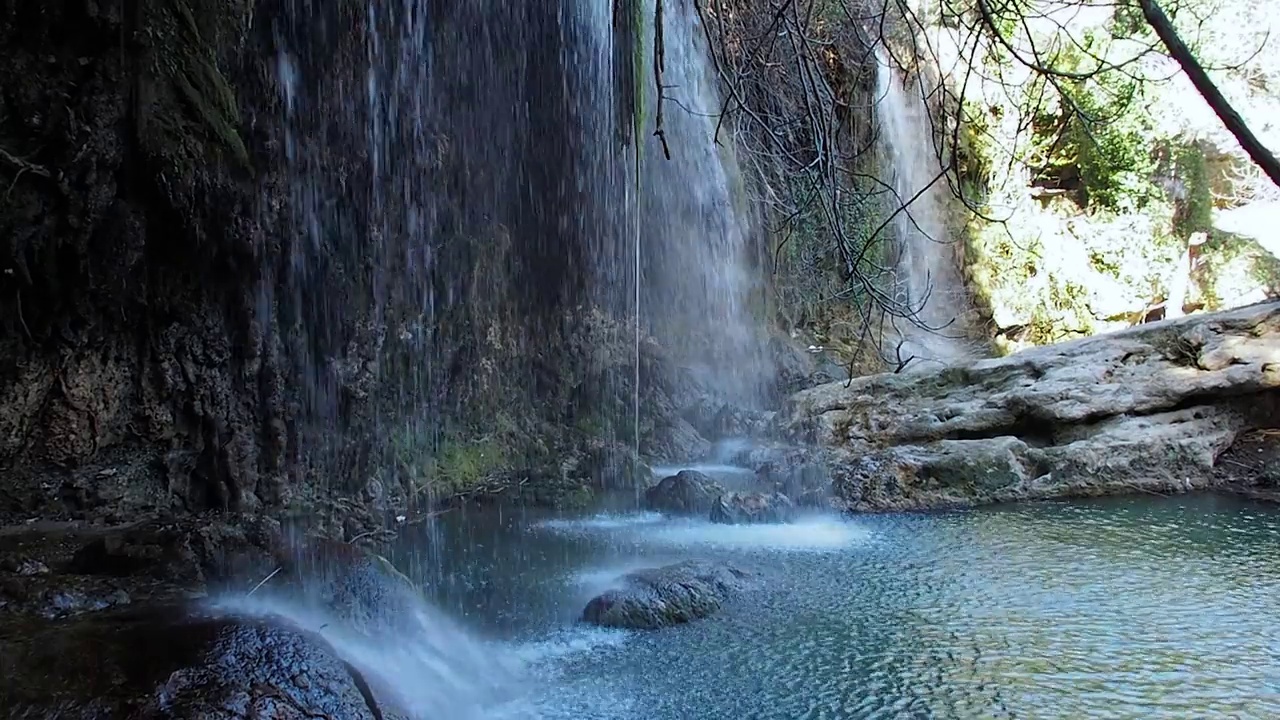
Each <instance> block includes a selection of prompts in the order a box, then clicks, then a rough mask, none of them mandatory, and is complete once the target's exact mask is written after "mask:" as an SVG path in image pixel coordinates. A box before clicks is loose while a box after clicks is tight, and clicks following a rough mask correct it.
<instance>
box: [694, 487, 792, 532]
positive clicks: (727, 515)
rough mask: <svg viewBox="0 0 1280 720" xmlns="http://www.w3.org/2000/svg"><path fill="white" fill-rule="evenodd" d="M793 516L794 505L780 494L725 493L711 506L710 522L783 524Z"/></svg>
mask: <svg viewBox="0 0 1280 720" xmlns="http://www.w3.org/2000/svg"><path fill="white" fill-rule="evenodd" d="M795 514H796V505H795V503H794V502H792V501H791V498H789V497H787V496H786V495H783V494H782V493H780V492H775V493H759V492H727V493H724V494H723V495H721V496H720V497H718V498H716V500H715V502H714V503H712V505H711V522H713V523H719V524H721V525H751V524H756V523H785V522H790V521H791V520H792V519H793V518H794V517H795Z"/></svg>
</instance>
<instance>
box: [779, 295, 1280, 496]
mask: <svg viewBox="0 0 1280 720" xmlns="http://www.w3.org/2000/svg"><path fill="white" fill-rule="evenodd" d="M1278 389H1280V303H1276V302H1272V303H1265V304H1260V305H1254V306H1250V307H1246V308H1241V309H1238V310H1233V311H1229V312H1223V313H1215V314H1209V315H1196V316H1191V317H1186V318H1180V319H1178V320H1173V321H1166V322H1160V323H1153V324H1149V325H1143V326H1140V327H1136V328H1132V329H1130V330H1126V331H1122V332H1117V333H1113V334H1109V335H1100V336H1095V337H1091V338H1086V339H1083V340H1078V341H1073V342H1068V343H1062V344H1059V345H1053V346H1048V347H1042V348H1035V349H1033V350H1028V351H1024V352H1021V353H1018V354H1016V355H1012V356H1009V357H1004V358H996V359H989V360H980V361H975V362H969V363H965V364H960V365H955V366H952V367H948V368H945V369H943V370H941V371H933V370H919V371H914V372H912V371H907V372H904V373H901V374H881V375H872V376H868V377H863V378H857V379H855V380H853V381H852V382H851V383H848V384H846V383H841V382H837V383H829V384H825V385H821V386H818V387H815V388H811V389H808V390H804V391H802V392H799V393H796V394H795V395H793V396H792V397H791V398H790V399H789V401H788V402H787V404H786V406H785V407H784V408H783V410H782V411H781V412H780V413H778V415H777V417H776V418H775V420H774V431H775V433H776V434H777V435H778V436H781V437H783V438H786V439H787V440H789V441H791V442H797V443H802V444H807V445H817V446H820V447H823V448H826V449H827V450H828V452H827V453H826V455H827V466H828V469H829V471H830V475H831V484H832V491H833V492H834V493H835V494H836V495H837V496H838V497H840V498H841V499H842V500H843V501H844V503H845V504H846V506H847V507H849V508H850V509H852V510H893V509H913V508H921V509H923V508H933V507H946V506H957V505H960V506H962V505H972V504H978V503H988V502H1005V501H1014V500H1025V499H1044V498H1053V497H1071V496H1091V495H1106V494H1119V493H1126V492H1160V493H1166V492H1176V491H1184V490H1192V489H1203V488H1207V487H1210V486H1212V485H1213V484H1214V483H1215V482H1217V481H1216V480H1215V479H1214V478H1215V474H1214V466H1215V463H1216V462H1217V460H1218V458H1219V456H1220V455H1221V454H1222V453H1223V452H1224V451H1226V450H1227V449H1228V448H1230V447H1231V445H1232V443H1234V442H1235V441H1236V439H1237V437H1239V436H1240V435H1241V434H1242V433H1244V432H1247V431H1250V430H1255V429H1258V428H1270V427H1276V426H1277V425H1280V412H1278V408H1280V404H1278V403H1280V392H1278Z"/></svg>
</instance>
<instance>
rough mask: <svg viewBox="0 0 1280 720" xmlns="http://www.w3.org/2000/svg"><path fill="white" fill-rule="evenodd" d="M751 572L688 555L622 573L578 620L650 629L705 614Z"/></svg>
mask: <svg viewBox="0 0 1280 720" xmlns="http://www.w3.org/2000/svg"><path fill="white" fill-rule="evenodd" d="M751 577H752V574H751V573H750V572H749V571H747V570H745V569H743V568H739V567H736V566H734V565H730V564H728V563H712V562H705V561H701V560H688V561H685V562H681V563H676V564H674V565H667V566H665V567H660V568H651V569H647V570H639V571H636V572H633V573H628V574H627V575H625V576H623V577H622V578H621V580H620V586H619V587H617V588H614V589H611V590H608V591H606V592H604V593H602V594H600V595H598V596H596V597H595V598H593V599H592V600H591V602H589V603H587V606H586V608H585V609H583V611H582V619H583V620H584V621H586V622H589V623H592V624H594V625H601V626H604V627H613V628H627V629H634V630H656V629H658V628H664V627H669V626H671V625H679V624H681V623H687V622H691V621H693V620H698V619H700V618H705V617H707V616H709V615H711V614H713V613H715V612H716V611H717V610H719V609H720V607H721V606H722V605H723V604H724V602H725V600H727V599H728V598H729V597H730V596H731V595H732V594H733V593H735V592H738V591H740V590H742V589H743V588H745V587H746V585H747V582H748V581H749V579H750V578H751Z"/></svg>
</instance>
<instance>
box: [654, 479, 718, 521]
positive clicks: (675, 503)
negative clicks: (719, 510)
mask: <svg viewBox="0 0 1280 720" xmlns="http://www.w3.org/2000/svg"><path fill="white" fill-rule="evenodd" d="M722 494H724V487H723V486H721V485H720V483H718V482H716V481H715V480H712V479H711V478H710V477H709V476H707V475H706V474H704V473H700V472H698V471H697V470H681V471H680V472H678V473H676V474H675V475H672V476H670V477H666V478H663V479H662V481H661V482H659V483H658V484H657V485H654V486H653V487H651V488H649V489H648V490H646V491H645V493H644V505H645V507H646V508H648V509H649V510H654V511H657V512H666V513H674V514H677V515H705V514H706V513H708V512H710V511H711V505H712V504H713V503H714V502H715V500H716V498H717V497H720V495H722Z"/></svg>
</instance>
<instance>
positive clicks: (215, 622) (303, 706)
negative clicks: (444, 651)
mask: <svg viewBox="0 0 1280 720" xmlns="http://www.w3.org/2000/svg"><path fill="white" fill-rule="evenodd" d="M0 647H3V650H4V652H3V653H0V671H2V672H3V674H4V678H5V680H4V686H3V690H0V706H3V707H4V708H5V710H6V717H14V718H55V717H56V718H76V719H83V720H90V719H93V720H96V719H98V718H116V717H118V718H126V717H127V718H138V719H139V720H161V719H168V718H175V719H176V718H192V717H201V718H210V719H215V718H217V719H223V718H225V719H226V720H233V719H235V718H245V717H279V718H312V717H334V718H338V717H340V718H351V720H375V719H380V720H389V719H390V718H393V717H403V716H401V715H397V714H394V713H393V712H391V711H390V710H389V709H387V708H384V707H382V706H381V704H380V703H379V702H378V700H377V699H376V698H375V696H374V694H373V691H372V690H371V688H370V687H369V685H368V683H367V682H366V681H365V680H364V678H363V677H362V676H361V675H360V673H359V672H358V671H357V670H356V669H355V668H353V667H352V666H351V665H349V664H347V663H345V662H344V661H342V660H341V659H340V658H339V657H338V656H337V655H335V654H334V652H333V651H332V650H331V649H330V648H329V646H328V644H327V643H325V641H324V640H322V639H320V638H318V637H316V636H313V635H311V634H309V633H306V632H304V631H301V630H298V629H294V628H290V627H288V626H284V625H280V624H277V623H270V622H266V621H263V620H252V619H237V618H231V617H218V616H214V615H201V614H200V611H199V610H198V609H195V608H191V607H187V606H181V605H177V606H158V607H152V608H147V609H145V610H127V611H117V612H109V613H99V614H95V615H94V616H92V617H90V618H86V619H84V620H80V621H76V622H75V623H74V624H72V625H59V626H53V627H50V628H49V629H47V630H45V631H43V632H39V633H35V634H32V635H28V636H26V637H23V638H21V639H17V640H14V639H9V638H0Z"/></svg>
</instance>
